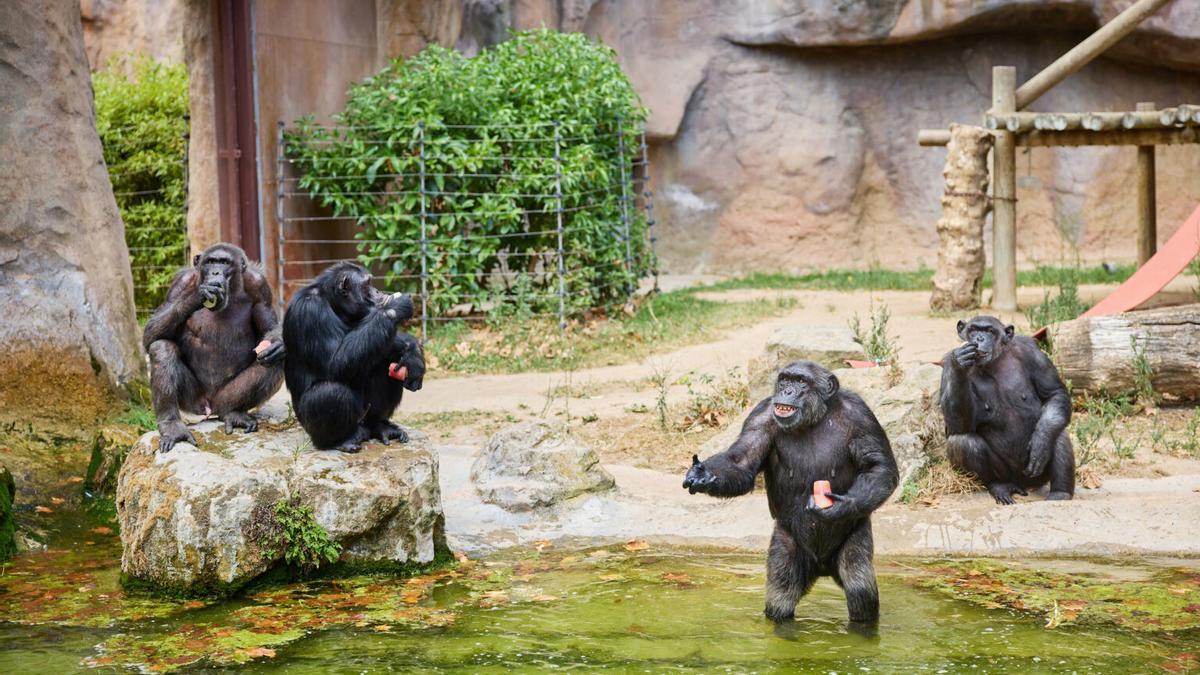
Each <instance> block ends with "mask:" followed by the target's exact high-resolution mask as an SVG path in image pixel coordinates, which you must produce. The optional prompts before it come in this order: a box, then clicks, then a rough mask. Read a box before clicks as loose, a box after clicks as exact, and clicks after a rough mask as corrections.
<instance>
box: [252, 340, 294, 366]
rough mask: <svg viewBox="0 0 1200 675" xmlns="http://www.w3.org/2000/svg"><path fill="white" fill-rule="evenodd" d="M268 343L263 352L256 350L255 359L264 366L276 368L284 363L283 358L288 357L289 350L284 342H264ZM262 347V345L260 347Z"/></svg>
mask: <svg viewBox="0 0 1200 675" xmlns="http://www.w3.org/2000/svg"><path fill="white" fill-rule="evenodd" d="M263 342H267V343H268V344H267V346H266V347H265V348H263V350H262V351H259V350H258V349H255V350H254V352H255V359H257V360H258V362H259V363H261V364H262V365H264V366H275V365H278V364H280V363H283V357H284V356H286V355H287V349H286V348H285V347H284V346H283V340H280V339H275V340H263ZM260 346H261V345H260Z"/></svg>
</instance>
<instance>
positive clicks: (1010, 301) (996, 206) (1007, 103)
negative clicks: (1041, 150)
mask: <svg viewBox="0 0 1200 675" xmlns="http://www.w3.org/2000/svg"><path fill="white" fill-rule="evenodd" d="M1016 90H1017V69H1016V68H1014V67H1012V66H996V67H994V68H992V112H993V113H994V114H996V115H1005V114H1007V113H1013V112H1016V111H1017V97H1016ZM995 134H996V142H995V145H994V146H993V148H992V270H993V272H992V307H993V308H995V309H998V310H1000V311H1003V312H1011V311H1014V310H1016V308H1017V144H1016V138H1014V135H1013V132H1011V131H1007V130H999V131H996V132H995Z"/></svg>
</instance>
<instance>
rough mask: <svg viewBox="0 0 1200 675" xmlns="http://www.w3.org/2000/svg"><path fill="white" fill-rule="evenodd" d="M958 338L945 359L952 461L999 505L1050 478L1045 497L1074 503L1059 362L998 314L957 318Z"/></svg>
mask: <svg viewBox="0 0 1200 675" xmlns="http://www.w3.org/2000/svg"><path fill="white" fill-rule="evenodd" d="M958 337H959V338H960V339H962V340H964V341H965V342H964V344H962V345H960V346H959V347H958V348H956V349H954V350H953V351H951V352H950V353H949V354H946V356H945V358H943V359H942V393H941V400H942V414H943V416H944V417H945V418H946V436H947V450H946V454H947V455H948V456H949V459H950V463H951V464H953V465H954V466H955V467H956V468H958V469H960V470H962V471H965V472H967V473H970V474H974V475H975V476H976V477H977V478H979V480H981V481H983V484H984V485H986V486H987V489H988V492H990V493H991V494H992V497H994V498H995V499H996V502H997V503H1000V504H1012V503H1013V495H1014V494H1020V495H1028V494H1029V493H1028V492H1026V488H1036V487H1040V486H1042V485H1044V484H1045V483H1046V482H1047V481H1049V482H1050V494H1049V495H1047V497H1046V499H1070V498H1071V496H1072V495H1074V494H1075V451H1074V450H1073V449H1072V448H1071V439H1070V438H1068V436H1067V434H1066V433H1065V431H1066V428H1067V424H1068V423H1070V421H1071V397H1070V396H1069V395H1067V388H1066V387H1064V386H1063V382H1062V379H1061V378H1059V376H1058V370H1056V369H1055V368H1054V364H1053V363H1050V359H1048V358H1046V355H1045V354H1043V353H1042V350H1040V349H1038V346H1037V343H1035V342H1034V341H1033V338H1030V337H1027V336H1024V335H1014V334H1013V327H1012V326H1005V325H1004V324H1003V323H1001V322H1000V320H999V319H997V318H995V317H991V316H977V317H975V318H974V319H971V320H970V321H967V322H964V321H959V322H958Z"/></svg>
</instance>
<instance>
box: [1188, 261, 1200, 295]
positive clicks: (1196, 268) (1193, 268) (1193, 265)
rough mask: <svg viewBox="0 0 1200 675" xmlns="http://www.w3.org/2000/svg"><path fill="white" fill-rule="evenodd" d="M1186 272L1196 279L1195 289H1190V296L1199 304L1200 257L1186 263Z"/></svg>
mask: <svg viewBox="0 0 1200 675" xmlns="http://www.w3.org/2000/svg"><path fill="white" fill-rule="evenodd" d="M1187 272H1188V274H1190V275H1192V276H1194V277H1196V287H1195V288H1193V289H1192V295H1194V296H1195V298H1196V302H1200V257H1197V258H1196V259H1195V260H1193V261H1192V262H1190V263H1188V266H1187Z"/></svg>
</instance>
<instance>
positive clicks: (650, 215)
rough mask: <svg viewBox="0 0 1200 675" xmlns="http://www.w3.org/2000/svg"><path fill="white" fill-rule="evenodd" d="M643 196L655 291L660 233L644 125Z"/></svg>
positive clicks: (656, 290) (656, 286)
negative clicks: (656, 229)
mask: <svg viewBox="0 0 1200 675" xmlns="http://www.w3.org/2000/svg"><path fill="white" fill-rule="evenodd" d="M642 198H643V199H645V202H644V208H645V209H646V230H647V232H648V233H649V235H650V259H651V261H652V262H653V264H654V266H653V268H652V269H651V272H652V273H653V274H654V292H655V293H657V292H658V246H657V245H656V242H657V241H658V235H657V234H656V233H655V229H654V201H653V199H654V192H653V191H652V190H651V189H650V146H649V145H647V144H646V127H645V126H643V127H642Z"/></svg>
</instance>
